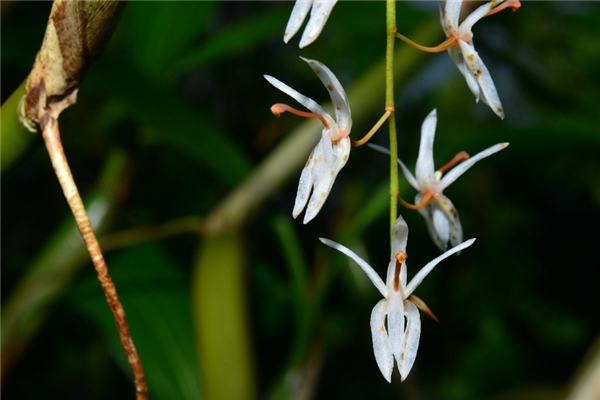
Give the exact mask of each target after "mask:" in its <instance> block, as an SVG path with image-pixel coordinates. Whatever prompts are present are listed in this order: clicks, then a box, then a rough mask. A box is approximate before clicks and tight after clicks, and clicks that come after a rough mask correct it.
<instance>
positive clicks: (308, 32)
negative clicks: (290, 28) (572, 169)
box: [300, 0, 337, 48]
mask: <svg viewBox="0 0 600 400" xmlns="http://www.w3.org/2000/svg"><path fill="white" fill-rule="evenodd" d="M336 2H337V0H315V2H314V4H313V6H312V11H311V12H310V19H309V20H308V24H307V25H306V28H304V33H303V34H302V39H300V48H303V47H306V46H308V45H309V44H311V43H312V42H314V41H315V40H316V39H317V38H318V37H319V35H320V34H321V31H322V30H323V27H324V26H325V23H327V19H328V18H329V15H330V14H331V10H332V9H333V6H335V3H336Z"/></svg>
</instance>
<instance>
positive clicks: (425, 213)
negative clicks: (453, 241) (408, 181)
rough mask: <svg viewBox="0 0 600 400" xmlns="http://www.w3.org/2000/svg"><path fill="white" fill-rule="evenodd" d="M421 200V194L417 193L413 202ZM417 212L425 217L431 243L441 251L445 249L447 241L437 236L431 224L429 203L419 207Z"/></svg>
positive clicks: (417, 202)
mask: <svg viewBox="0 0 600 400" xmlns="http://www.w3.org/2000/svg"><path fill="white" fill-rule="evenodd" d="M420 200H421V195H420V194H419V195H417V196H416V197H415V203H416V204H419V201H420ZM419 214H421V215H422V216H423V218H424V219H425V224H426V225H427V231H428V232H429V236H431V240H433V243H434V244H435V245H436V246H437V247H438V248H439V249H440V250H442V251H445V250H446V249H447V248H448V244H447V241H446V242H443V241H442V238H441V237H440V236H439V234H438V233H437V231H436V230H435V226H434V225H433V220H432V217H431V204H429V205H427V206H425V207H423V208H421V209H419Z"/></svg>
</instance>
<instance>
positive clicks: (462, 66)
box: [448, 46, 481, 103]
mask: <svg viewBox="0 0 600 400" xmlns="http://www.w3.org/2000/svg"><path fill="white" fill-rule="evenodd" d="M448 54H450V58H451V59H452V61H454V64H456V66H457V67H458V70H459V71H460V73H461V74H462V75H463V76H464V77H465V80H466V81H467V85H468V86H469V89H470V90H471V92H472V93H473V95H474V96H475V101H476V102H477V103H479V98H480V97H481V88H480V87H479V83H478V82H477V79H475V76H474V75H473V73H472V72H471V69H470V68H469V67H468V66H467V64H466V63H465V59H464V57H463V54H462V50H461V49H460V47H456V46H455V47H452V48H451V49H448Z"/></svg>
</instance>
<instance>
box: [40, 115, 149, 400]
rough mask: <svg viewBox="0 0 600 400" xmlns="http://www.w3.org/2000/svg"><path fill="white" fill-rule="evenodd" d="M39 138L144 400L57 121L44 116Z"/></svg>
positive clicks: (137, 363)
mask: <svg viewBox="0 0 600 400" xmlns="http://www.w3.org/2000/svg"><path fill="white" fill-rule="evenodd" d="M41 127H42V136H43V138H44V142H45V143H46V148H47V149H48V154H49V155H50V160H51V162H52V166H53V167H54V172H55V173H56V177H57V178H58V181H59V183H60V186H61V187H62V190H63V193H64V195H65V197H66V198H67V202H68V203H69V207H71V212H72V213H73V216H74V217H75V222H76V223H77V227H78V228H79V232H81V236H82V237H83V240H84V242H85V245H86V247H87V249H88V251H89V253H90V256H91V258H92V262H93V264H94V268H96V272H97V274H98V280H99V281H100V285H101V286H102V290H103V291H104V295H105V296H106V302H107V303H108V306H109V307H110V310H111V311H112V313H113V317H114V319H115V323H116V324H117V330H118V331H119V338H120V339H121V345H122V346H123V349H124V350H125V354H126V355H127V361H128V362H129V365H130V366H131V369H132V370H133V376H134V381H135V391H136V399H138V400H144V399H147V398H148V389H147V386H146V378H145V375H144V370H143V368H142V362H141V360H140V357H139V356H138V353H137V350H136V349H135V345H134V344H133V339H132V338H131V333H130V331H129V325H128V324H127V319H126V317H125V310H124V309H123V306H122V305H121V302H120V301H119V297H118V295H117V289H116V288H115V285H114V283H113V281H112V279H111V277H110V275H109V273H108V269H107V267H106V262H105V261H104V256H103V255H102V250H101V249H100V245H99V244H98V240H97V239H96V235H95V234H94V230H93V229H92V225H91V224H90V220H89V218H88V215H87V212H86V211H85V208H84V206H83V201H82V200H81V197H80V196H79V191H78V190H77V186H76V185H75V181H74V180H73V175H72V174H71V169H70V168H69V164H68V163H67V158H66V156H65V153H64V150H63V146H62V143H61V139H60V132H59V130H58V120H56V119H55V118H53V117H51V116H50V115H48V114H46V115H45V116H44V117H43V118H42V121H41Z"/></svg>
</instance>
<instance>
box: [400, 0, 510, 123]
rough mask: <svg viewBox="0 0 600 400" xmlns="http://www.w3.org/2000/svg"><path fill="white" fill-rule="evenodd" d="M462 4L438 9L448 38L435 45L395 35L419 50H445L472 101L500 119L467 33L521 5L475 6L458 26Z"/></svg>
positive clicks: (497, 1)
mask: <svg viewBox="0 0 600 400" xmlns="http://www.w3.org/2000/svg"><path fill="white" fill-rule="evenodd" d="M462 3H463V2H462V0H447V1H446V6H445V8H444V10H441V9H440V19H441V23H442V28H443V29H444V32H445V33H446V37H447V38H448V39H447V40H446V41H445V42H444V43H442V44H440V45H439V46H436V47H424V46H420V45H418V44H416V43H414V42H412V41H411V40H409V39H407V38H406V37H404V36H402V35H400V34H398V35H397V36H398V37H399V38H400V39H402V40H404V41H405V42H407V43H409V44H411V45H413V46H415V47H416V48H418V49H420V50H424V51H428V52H440V51H443V50H446V49H447V50H448V53H449V54H450V58H451V59H452V61H454V63H455V64H456V66H457V67H458V70H459V71H460V72H461V73H462V74H463V76H464V77H465V79H466V80H467V85H469V89H471V92H473V94H474V95H475V100H476V101H477V102H479V99H480V98H481V99H482V100H483V102H484V103H485V104H487V105H489V106H490V108H491V109H492V111H493V112H494V113H496V115H498V116H499V117H500V118H502V119H504V109H503V108H502V104H501V102H500V97H498V92H497V91H496V86H495V85H494V81H493V80H492V76H491V75H490V72H489V71H488V69H487V67H486V66H485V64H484V63H483V61H482V60H481V57H479V54H478V53H477V52H476V51H475V47H474V46H473V32H471V28H472V27H473V25H474V24H475V23H476V22H477V21H479V20H480V19H481V18H483V17H486V16H489V15H492V14H495V13H497V12H498V11H501V10H503V9H505V8H508V7H510V8H512V10H513V11H516V10H517V9H518V8H519V7H520V6H521V3H520V2H519V1H518V0H507V1H504V0H494V1H490V2H489V3H486V4H484V5H482V6H480V7H478V8H477V9H476V10H475V11H473V12H472V13H471V14H470V15H469V16H468V17H467V18H465V19H464V20H463V22H462V23H461V24H460V25H459V24H458V19H459V16H460V10H461V7H462ZM457 45H458V47H457Z"/></svg>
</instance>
